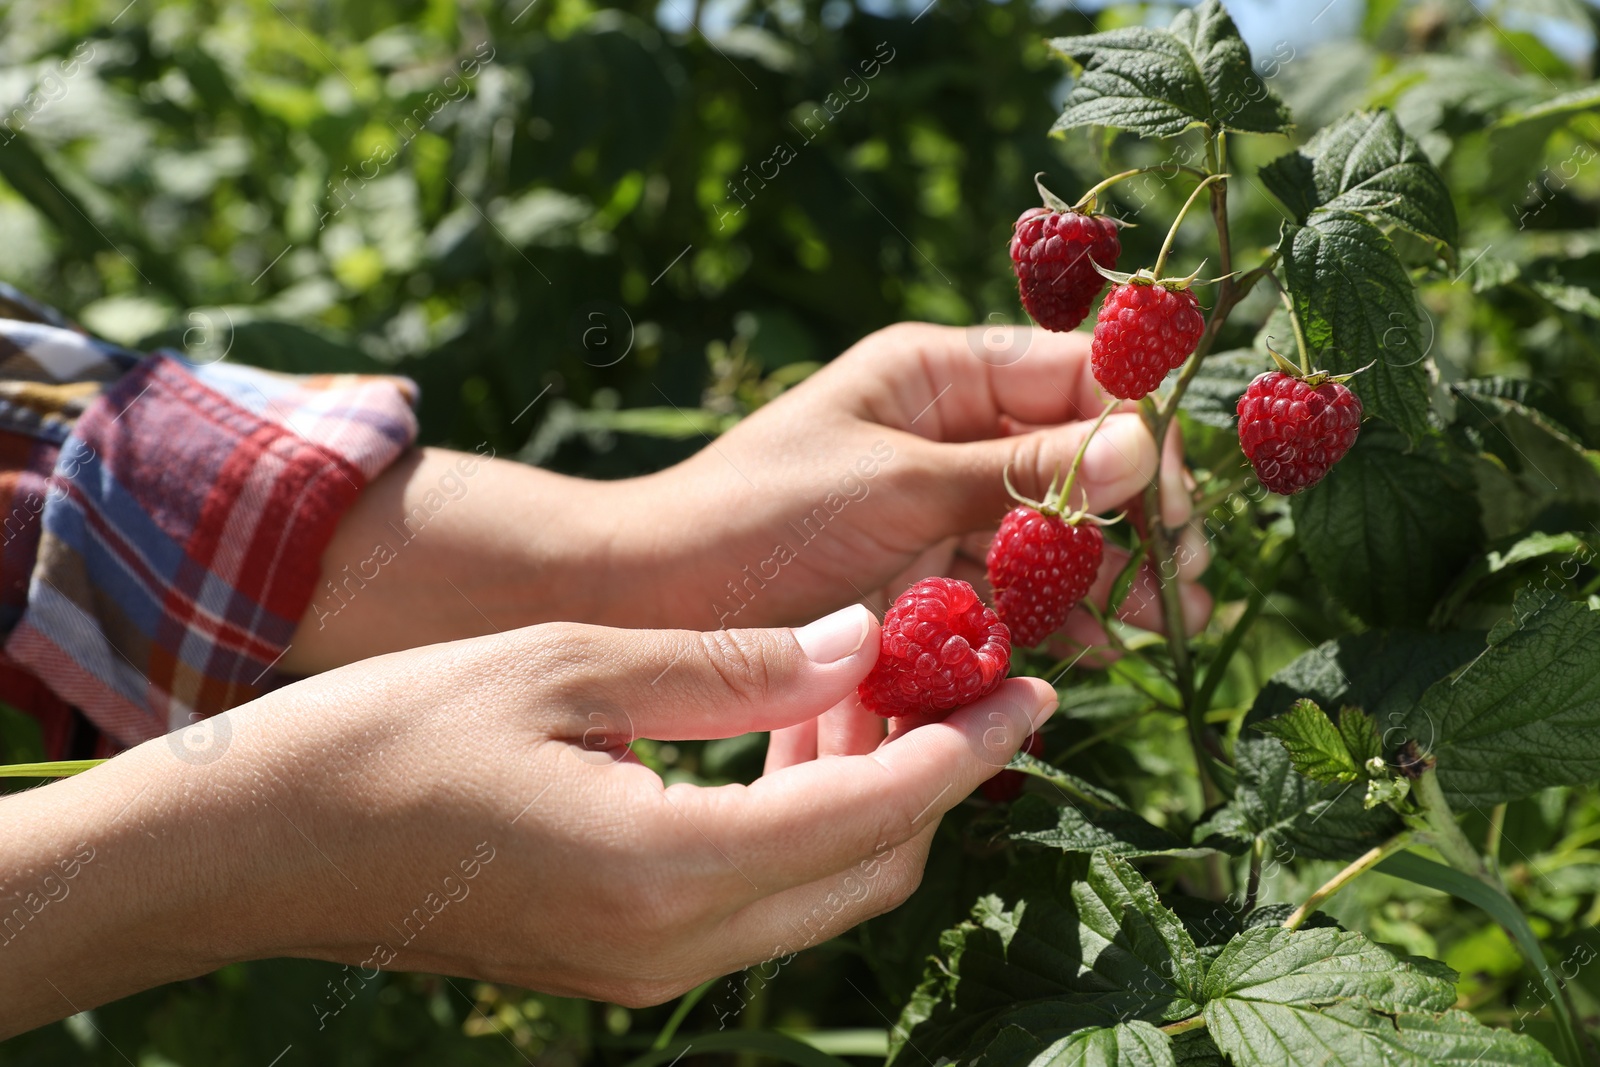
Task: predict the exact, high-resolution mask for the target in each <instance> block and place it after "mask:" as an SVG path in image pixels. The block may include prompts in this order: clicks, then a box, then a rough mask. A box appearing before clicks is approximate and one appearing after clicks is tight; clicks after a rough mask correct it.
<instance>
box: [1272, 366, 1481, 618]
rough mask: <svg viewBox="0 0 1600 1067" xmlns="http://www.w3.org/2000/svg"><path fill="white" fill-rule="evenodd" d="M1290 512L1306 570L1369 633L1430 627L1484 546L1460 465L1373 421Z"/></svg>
mask: <svg viewBox="0 0 1600 1067" xmlns="http://www.w3.org/2000/svg"><path fill="white" fill-rule="evenodd" d="M1374 369H1375V370H1376V369H1377V368H1374ZM1291 506H1292V511H1293V514H1294V522H1295V533H1296V536H1297V537H1298V538H1299V542H1300V548H1301V550H1302V551H1303V552H1304V553H1305V556H1306V559H1307V560H1308V561H1309V562H1310V564H1311V569H1312V571H1313V572H1314V573H1315V574H1316V575H1317V577H1318V578H1320V579H1321V580H1322V583H1323V585H1325V586H1326V587H1327V588H1328V591H1329V592H1330V593H1332V594H1333V595H1334V597H1335V598H1337V599H1338V600H1339V602H1340V603H1342V604H1344V605H1345V606H1346V607H1348V608H1349V609H1350V610H1351V611H1353V612H1355V614H1356V615H1358V616H1360V617H1361V619H1362V620H1363V621H1365V622H1367V623H1369V624H1371V625H1373V626H1394V625H1403V624H1407V623H1422V622H1425V621H1427V619H1428V616H1429V614H1430V613H1431V611H1432V609H1433V605H1434V603H1435V602H1436V601H1437V600H1438V599H1439V597H1440V596H1441V595H1442V594H1443V593H1444V592H1445V590H1446V589H1448V588H1449V587H1450V585H1451V583H1452V582H1453V581H1454V580H1455V579H1456V577H1457V575H1458V574H1460V572H1461V571H1462V570H1463V569H1464V568H1465V567H1466V565H1467V563H1468V562H1469V561H1470V560H1471V559H1472V557H1473V555H1474V554H1475V553H1476V552H1477V551H1478V550H1479V549H1480V548H1481V547H1482V544H1483V539H1484V538H1483V530H1482V523H1481V521H1480V518H1479V507H1478V503H1477V500H1476V498H1475V497H1474V495H1473V492H1472V475H1471V471H1470V468H1469V467H1468V466H1467V464H1466V462H1465V461H1464V460H1462V459H1461V458H1460V457H1459V456H1458V455H1457V454H1456V453H1455V452H1454V451H1453V450H1451V449H1449V448H1448V447H1446V446H1445V445H1444V444H1443V442H1440V441H1438V440H1437V439H1433V440H1428V441H1425V442H1423V443H1422V444H1420V445H1417V446H1414V447H1410V446H1408V443H1407V442H1406V440H1405V439H1404V438H1403V437H1401V436H1400V435H1399V434H1398V433H1395V432H1393V431H1392V430H1388V429H1387V428H1384V427H1381V426H1376V425H1371V424H1369V425H1368V426H1366V427H1365V428H1364V429H1363V430H1362V433H1361V436H1360V437H1359V438H1357V440H1356V444H1355V447H1354V448H1352V449H1351V450H1350V453H1349V455H1347V456H1345V457H1344V459H1342V460H1341V461H1340V462H1339V463H1338V464H1337V465H1336V466H1335V467H1334V468H1333V470H1332V471H1330V472H1329V473H1328V476H1327V477H1326V478H1324V479H1323V480H1322V481H1321V482H1319V483H1318V484H1316V485H1314V486H1312V487H1311V488H1310V489H1307V490H1306V491H1305V492H1303V493H1299V494H1297V495H1296V496H1295V497H1294V498H1293V500H1292V502H1291Z"/></svg>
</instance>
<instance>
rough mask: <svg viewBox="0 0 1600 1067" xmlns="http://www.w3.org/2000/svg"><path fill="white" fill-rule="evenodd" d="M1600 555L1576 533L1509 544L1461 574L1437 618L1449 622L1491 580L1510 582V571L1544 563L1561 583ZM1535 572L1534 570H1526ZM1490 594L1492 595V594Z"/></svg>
mask: <svg viewBox="0 0 1600 1067" xmlns="http://www.w3.org/2000/svg"><path fill="white" fill-rule="evenodd" d="M1597 555H1600V553H1596V551H1595V549H1594V548H1593V547H1592V546H1591V545H1590V544H1589V539H1588V538H1585V537H1583V536H1582V535H1580V534H1575V533H1531V534H1528V535H1527V536H1526V537H1520V538H1518V539H1517V540H1515V541H1513V542H1511V543H1510V544H1509V545H1506V546H1505V547H1504V548H1501V549H1496V550H1493V551H1490V552H1486V553H1484V554H1483V555H1482V556H1480V557H1478V558H1477V559H1476V560H1474V561H1473V562H1472V565H1471V566H1470V567H1468V568H1467V569H1466V571H1465V572H1463V573H1462V575H1461V577H1460V578H1459V579H1458V580H1457V581H1456V583H1455V586H1454V588H1452V589H1451V590H1450V593H1449V595H1448V596H1446V597H1445V598H1444V599H1443V600H1442V601H1440V604H1439V608H1438V609H1437V611H1436V612H1435V618H1440V619H1449V618H1451V617H1453V615H1454V613H1455V612H1456V610H1457V609H1459V608H1460V607H1461V605H1462V604H1464V603H1466V601H1467V600H1468V599H1469V598H1471V597H1472V595H1473V593H1474V592H1476V591H1477V590H1478V589H1479V588H1480V587H1489V588H1490V589H1491V590H1492V589H1493V587H1494V585H1495V584H1498V583H1490V582H1489V579H1491V578H1493V577H1494V576H1495V575H1501V576H1502V579H1501V581H1502V582H1503V581H1509V580H1510V576H1509V575H1508V572H1511V571H1512V570H1513V569H1515V568H1519V567H1521V566H1522V564H1525V563H1533V562H1538V561H1543V567H1542V568H1541V570H1542V573H1543V574H1544V575H1546V576H1549V575H1552V574H1556V575H1560V577H1561V579H1562V580H1572V579H1575V578H1577V576H1578V575H1579V573H1580V572H1581V568H1583V567H1584V566H1586V565H1589V564H1592V563H1593V562H1594V560H1595V558H1596V556H1597ZM1526 570H1527V572H1529V573H1533V572H1534V568H1531V567H1530V568H1527V569H1526ZM1489 595H1492V593H1491V594H1489Z"/></svg>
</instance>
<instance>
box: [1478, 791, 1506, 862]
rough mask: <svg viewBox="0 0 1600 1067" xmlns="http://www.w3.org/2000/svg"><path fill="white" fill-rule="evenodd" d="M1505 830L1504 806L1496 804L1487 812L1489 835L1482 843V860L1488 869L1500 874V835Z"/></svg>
mask: <svg viewBox="0 0 1600 1067" xmlns="http://www.w3.org/2000/svg"><path fill="white" fill-rule="evenodd" d="M1505 828H1506V806H1505V805H1504V804H1496V805H1495V806H1494V807H1493V808H1492V809H1490V811H1489V833H1488V836H1486V837H1485V838H1484V842H1483V858H1484V861H1485V862H1486V863H1487V864H1488V865H1489V869H1490V870H1491V871H1494V872H1495V873H1496V874H1499V873H1500V835H1501V834H1502V833H1504V832H1505Z"/></svg>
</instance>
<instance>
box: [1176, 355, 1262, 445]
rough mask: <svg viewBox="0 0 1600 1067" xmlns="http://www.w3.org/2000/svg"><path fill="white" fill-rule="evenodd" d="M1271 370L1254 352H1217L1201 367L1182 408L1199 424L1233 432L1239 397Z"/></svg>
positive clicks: (1185, 393) (1208, 357) (1186, 393)
mask: <svg viewBox="0 0 1600 1067" xmlns="http://www.w3.org/2000/svg"><path fill="white" fill-rule="evenodd" d="M1271 369H1272V365H1271V364H1270V363H1269V362H1268V361H1267V360H1266V359H1265V358H1264V357H1263V356H1262V354H1261V353H1259V352H1256V351H1254V350H1252V349H1248V348H1240V349H1235V350H1233V351H1231V352H1214V353H1212V354H1211V355H1209V356H1207V357H1206V358H1205V362H1203V363H1201V364H1200V369H1199V370H1198V371H1196V372H1195V376H1194V378H1192V379H1191V380H1190V382H1189V388H1188V390H1187V391H1185V392H1184V394H1183V400H1182V401H1181V402H1180V403H1179V407H1181V408H1182V409H1183V410H1184V411H1186V412H1188V414H1189V417H1190V418H1192V419H1194V420H1195V421H1196V422H1201V423H1204V424H1205V425H1207V426H1216V427H1219V428H1221V429H1224V430H1231V429H1233V427H1234V424H1235V422H1236V421H1237V419H1238V417H1239V416H1238V405H1239V397H1240V396H1242V395H1243V394H1244V391H1245V387H1246V386H1248V385H1249V384H1250V382H1251V380H1252V379H1254V378H1255V377H1256V375H1258V374H1262V373H1264V372H1266V371H1269V370H1271Z"/></svg>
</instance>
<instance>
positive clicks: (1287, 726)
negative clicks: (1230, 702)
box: [1256, 700, 1361, 782]
mask: <svg viewBox="0 0 1600 1067" xmlns="http://www.w3.org/2000/svg"><path fill="white" fill-rule="evenodd" d="M1256 729H1257V730H1259V731H1261V732H1262V733H1264V734H1266V735H1267V736H1268V737H1275V738H1277V739H1278V740H1279V741H1281V742H1283V747H1284V748H1285V749H1286V750H1287V751H1288V753H1289V760H1290V762H1291V763H1293V764H1294V769H1295V770H1296V771H1299V772H1300V773H1301V774H1303V775H1305V776H1306V777H1307V778H1310V779H1311V780H1312V781H1316V782H1353V781H1355V780H1356V779H1357V778H1359V777H1360V776H1361V770H1360V768H1359V767H1358V766H1357V765H1356V761H1355V760H1353V759H1351V757H1350V751H1349V749H1347V748H1346V747H1345V743H1344V738H1343V737H1342V736H1340V734H1339V728H1338V727H1336V726H1334V725H1333V721H1332V720H1331V719H1329V718H1328V716H1327V715H1325V714H1324V713H1323V711H1322V709H1321V708H1319V707H1317V705H1316V703H1315V702H1314V701H1310V700H1297V701H1295V702H1294V706H1293V707H1291V708H1290V709H1289V710H1288V711H1287V712H1285V713H1284V714H1282V715H1279V716H1278V717H1277V718H1275V719H1268V720H1267V721H1265V722H1258V723H1256Z"/></svg>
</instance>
